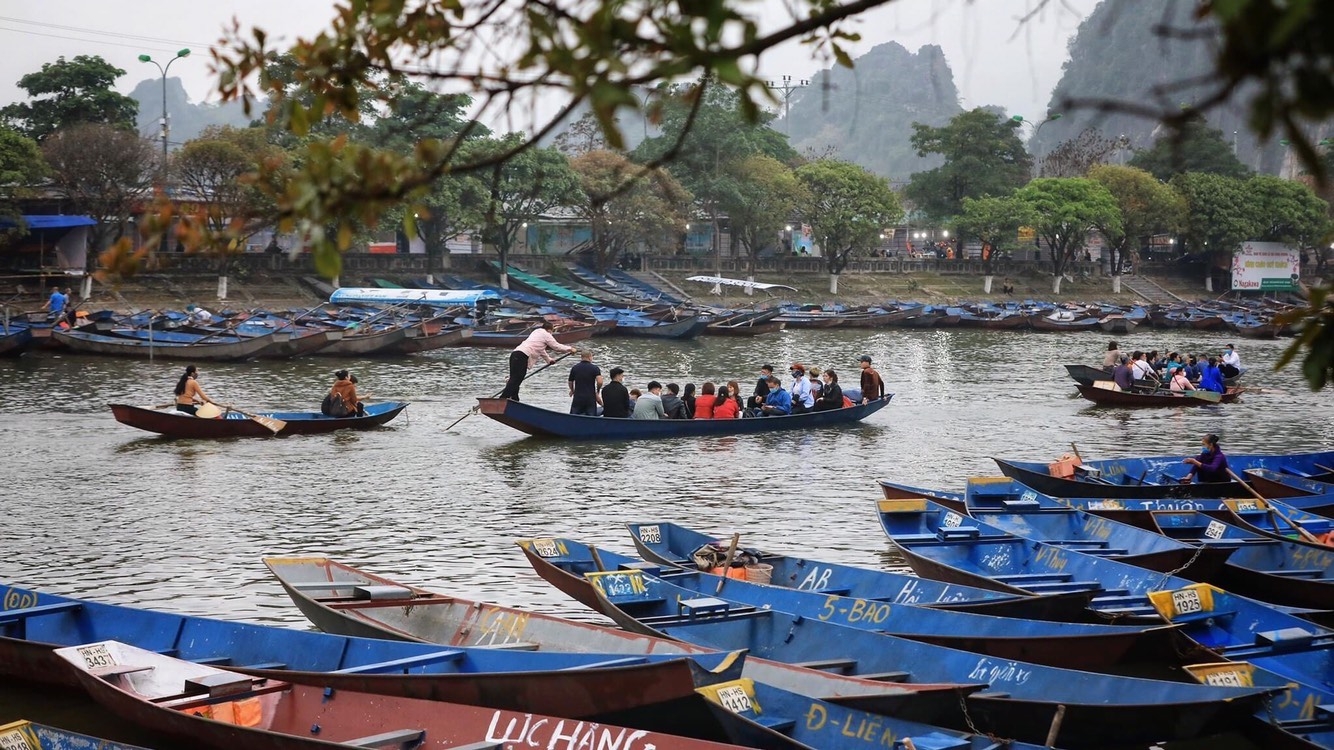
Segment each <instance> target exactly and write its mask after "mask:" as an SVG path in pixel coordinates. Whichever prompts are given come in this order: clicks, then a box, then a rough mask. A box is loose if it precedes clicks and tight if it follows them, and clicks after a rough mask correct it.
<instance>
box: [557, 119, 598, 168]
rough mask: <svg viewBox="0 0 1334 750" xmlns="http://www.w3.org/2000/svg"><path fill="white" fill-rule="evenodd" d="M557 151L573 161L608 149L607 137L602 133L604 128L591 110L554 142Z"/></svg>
mask: <svg viewBox="0 0 1334 750" xmlns="http://www.w3.org/2000/svg"><path fill="white" fill-rule="evenodd" d="M554 145H555V146H556V150H557V151H560V152H561V153H562V154H565V155H566V156H568V157H570V158H571V159H573V158H575V157H577V156H583V155H584V154H587V153H589V152H591V151H601V150H603V149H605V148H606V147H607V136H605V135H603V133H602V126H601V125H599V124H598V119H597V117H595V116H594V115H593V112H592V111H591V110H590V111H588V112H585V113H583V114H582V115H580V116H579V119H578V120H575V121H574V122H572V123H570V126H569V127H568V128H566V129H565V130H564V132H562V133H561V134H560V135H558V136H556V140H555V142H554Z"/></svg>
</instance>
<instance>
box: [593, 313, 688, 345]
mask: <svg viewBox="0 0 1334 750" xmlns="http://www.w3.org/2000/svg"><path fill="white" fill-rule="evenodd" d="M710 322H711V321H710V320H709V319H708V318H706V317H705V316H703V315H691V316H689V317H685V318H681V319H680V320H675V321H671V322H668V321H658V322H655V323H654V324H653V325H624V324H622V323H619V322H618V324H617V325H616V328H614V329H613V332H614V333H615V334H616V335H618V336H631V337H634V338H645V339H675V340H685V339H693V338H698V337H699V335H700V334H702V333H704V329H705V328H708V327H709V323H710Z"/></svg>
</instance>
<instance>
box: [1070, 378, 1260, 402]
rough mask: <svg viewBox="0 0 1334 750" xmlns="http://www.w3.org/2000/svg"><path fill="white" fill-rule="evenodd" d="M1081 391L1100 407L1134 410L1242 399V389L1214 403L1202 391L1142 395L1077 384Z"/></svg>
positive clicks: (1230, 389)
mask: <svg viewBox="0 0 1334 750" xmlns="http://www.w3.org/2000/svg"><path fill="white" fill-rule="evenodd" d="M1075 388H1077V389H1078V390H1079V395H1081V396H1083V397H1084V398H1086V399H1088V400H1089V401H1092V402H1093V403H1095V404H1097V405H1098V406H1128V407H1132V408H1139V407H1178V406H1208V405H1210V404H1214V403H1221V404H1230V403H1233V402H1235V401H1236V400H1237V399H1239V398H1241V394H1242V389H1241V388H1228V389H1227V393H1221V394H1218V400H1217V401H1213V400H1210V399H1207V398H1204V397H1203V395H1198V396H1197V395H1195V394H1200V393H1201V392H1200V391H1184V392H1182V393H1172V392H1170V391H1163V390H1157V391H1153V392H1151V393H1140V392H1139V391H1117V390H1112V389H1110V388H1099V387H1097V385H1096V384H1095V385H1081V384H1079V383H1076V384H1075Z"/></svg>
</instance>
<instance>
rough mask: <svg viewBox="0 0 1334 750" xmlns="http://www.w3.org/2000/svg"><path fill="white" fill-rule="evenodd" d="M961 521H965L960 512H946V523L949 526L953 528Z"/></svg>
mask: <svg viewBox="0 0 1334 750" xmlns="http://www.w3.org/2000/svg"><path fill="white" fill-rule="evenodd" d="M961 523H963V516H961V515H959V514H958V513H946V514H945V525H946V526H947V527H949V528H951V529H952V528H954V527H956V526H958V525H959V524H961Z"/></svg>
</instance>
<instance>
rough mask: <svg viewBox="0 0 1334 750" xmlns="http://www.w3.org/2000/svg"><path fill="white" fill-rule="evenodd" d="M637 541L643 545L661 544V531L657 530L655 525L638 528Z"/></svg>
mask: <svg viewBox="0 0 1334 750" xmlns="http://www.w3.org/2000/svg"><path fill="white" fill-rule="evenodd" d="M639 541H641V542H643V543H644V544H662V529H660V528H658V527H657V525H653V526H640V527H639Z"/></svg>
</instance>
